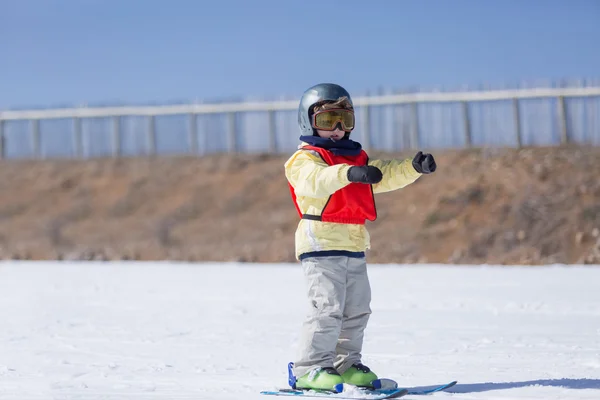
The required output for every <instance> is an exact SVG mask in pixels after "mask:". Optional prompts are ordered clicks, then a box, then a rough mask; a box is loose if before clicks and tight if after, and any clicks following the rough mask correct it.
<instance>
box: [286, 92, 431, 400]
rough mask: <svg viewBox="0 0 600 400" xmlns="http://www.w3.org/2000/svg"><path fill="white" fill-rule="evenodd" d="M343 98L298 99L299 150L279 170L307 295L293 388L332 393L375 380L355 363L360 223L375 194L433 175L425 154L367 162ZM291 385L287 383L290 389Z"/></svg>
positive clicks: (363, 304) (362, 313) (364, 308)
mask: <svg viewBox="0 0 600 400" xmlns="http://www.w3.org/2000/svg"><path fill="white" fill-rule="evenodd" d="M354 122H355V119H354V107H353V103H352V99H351V97H350V94H349V93H348V92H347V91H346V90H345V89H344V88H343V87H341V86H339V85H336V84H332V83H323V84H318V85H316V86H313V87H311V88H309V89H308V90H307V91H306V92H304V94H303V96H302V99H301V100H300V105H299V108H298V123H299V125H300V131H301V136H300V140H301V142H302V143H301V145H300V146H299V148H298V151H296V152H295V153H294V154H293V155H292V156H291V157H290V158H289V159H288V160H287V162H286V163H285V175H286V178H287V180H288V184H289V188H290V193H291V196H292V200H293V201H294V205H295V207H296V210H297V211H298V214H299V216H300V222H299V224H298V227H297V229H296V233H295V247H296V249H295V250H296V257H297V259H298V260H300V261H301V264H302V269H303V271H304V275H305V278H306V283H307V288H308V300H309V304H310V313H309V315H308V316H307V318H306V320H305V322H304V324H303V329H302V335H301V340H300V343H299V358H298V359H297V360H296V361H295V362H294V363H293V364H291V365H290V373H291V374H293V378H292V381H293V380H295V381H296V382H295V385H296V387H297V388H299V389H325V390H327V389H333V388H334V386H336V385H337V384H339V383H349V384H352V385H356V386H360V387H371V386H372V384H371V382H373V380H375V379H377V375H376V374H375V373H374V372H372V371H371V370H370V369H369V368H368V367H366V366H365V365H364V364H362V362H361V351H362V345H363V336H364V331H365V328H366V326H367V322H368V320H369V316H370V314H371V308H370V302H371V288H370V284H369V280H368V276H367V265H366V258H365V251H366V250H367V249H368V248H370V239H369V233H368V232H367V230H366V228H365V221H366V220H369V221H374V220H375V219H376V217H377V212H376V208H375V202H374V198H373V194H374V193H382V192H388V191H392V190H396V189H400V188H403V187H405V186H407V185H409V184H411V183H413V182H414V181H415V180H417V178H419V177H420V176H421V174H429V173H431V172H434V171H435V169H436V163H435V160H434V158H433V156H432V155H431V154H424V153H422V152H420V151H419V152H418V153H417V155H416V156H415V157H414V158H413V159H405V160H369V158H368V156H367V154H366V153H365V151H364V150H362V146H361V145H360V143H358V142H355V141H353V140H351V139H350V133H351V132H352V130H353V129H354V125H355V124H354ZM290 383H292V382H290Z"/></svg>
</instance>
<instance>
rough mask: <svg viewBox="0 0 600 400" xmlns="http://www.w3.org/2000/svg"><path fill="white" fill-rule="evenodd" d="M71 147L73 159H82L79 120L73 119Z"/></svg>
mask: <svg viewBox="0 0 600 400" xmlns="http://www.w3.org/2000/svg"><path fill="white" fill-rule="evenodd" d="M73 147H74V149H73V150H74V152H75V157H78V158H83V138H82V133H81V118H78V117H75V118H73Z"/></svg>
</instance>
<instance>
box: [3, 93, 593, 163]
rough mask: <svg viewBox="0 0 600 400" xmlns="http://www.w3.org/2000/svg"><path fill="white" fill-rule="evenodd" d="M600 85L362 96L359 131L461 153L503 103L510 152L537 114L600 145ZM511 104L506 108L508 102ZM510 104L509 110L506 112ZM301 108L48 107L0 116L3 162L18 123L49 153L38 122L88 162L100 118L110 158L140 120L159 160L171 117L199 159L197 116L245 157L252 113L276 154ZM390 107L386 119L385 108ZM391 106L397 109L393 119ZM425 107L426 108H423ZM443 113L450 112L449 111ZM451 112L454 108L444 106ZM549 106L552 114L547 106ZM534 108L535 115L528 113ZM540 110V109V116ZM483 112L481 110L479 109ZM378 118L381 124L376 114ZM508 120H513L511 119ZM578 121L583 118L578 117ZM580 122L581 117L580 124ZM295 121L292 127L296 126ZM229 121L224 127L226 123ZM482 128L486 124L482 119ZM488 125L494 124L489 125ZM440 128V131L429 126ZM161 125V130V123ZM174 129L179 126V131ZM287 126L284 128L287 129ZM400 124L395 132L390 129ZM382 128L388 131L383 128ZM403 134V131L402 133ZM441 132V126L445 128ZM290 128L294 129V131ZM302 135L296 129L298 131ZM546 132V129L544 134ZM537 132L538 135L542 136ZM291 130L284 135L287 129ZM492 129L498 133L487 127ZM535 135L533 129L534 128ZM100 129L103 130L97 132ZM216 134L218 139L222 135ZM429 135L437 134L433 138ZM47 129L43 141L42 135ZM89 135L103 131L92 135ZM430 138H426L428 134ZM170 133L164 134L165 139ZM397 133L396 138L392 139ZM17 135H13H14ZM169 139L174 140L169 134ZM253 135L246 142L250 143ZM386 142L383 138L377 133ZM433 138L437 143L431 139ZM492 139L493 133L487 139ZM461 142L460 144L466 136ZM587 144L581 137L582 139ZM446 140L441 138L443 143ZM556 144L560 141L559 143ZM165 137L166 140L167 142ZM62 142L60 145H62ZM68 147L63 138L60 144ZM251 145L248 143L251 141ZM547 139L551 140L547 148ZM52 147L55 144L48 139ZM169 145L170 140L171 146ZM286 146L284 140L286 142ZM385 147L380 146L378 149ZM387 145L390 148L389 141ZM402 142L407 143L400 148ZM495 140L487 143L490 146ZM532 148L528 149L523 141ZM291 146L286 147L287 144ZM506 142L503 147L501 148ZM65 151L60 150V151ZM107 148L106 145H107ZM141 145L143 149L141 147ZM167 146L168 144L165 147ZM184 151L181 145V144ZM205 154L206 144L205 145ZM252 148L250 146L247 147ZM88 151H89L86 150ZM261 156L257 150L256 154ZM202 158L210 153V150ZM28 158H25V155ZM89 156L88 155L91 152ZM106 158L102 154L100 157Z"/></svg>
mask: <svg viewBox="0 0 600 400" xmlns="http://www.w3.org/2000/svg"><path fill="white" fill-rule="evenodd" d="M536 99H537V100H548V101H549V102H548V103H547V104H546V103H545V105H543V106H542V109H543V112H542V114H546V115H545V118H546V119H548V118H550V119H552V120H553V121H546V120H542V119H540V116H539V114H540V107H539V104H538V107H537V108H536V107H533V108H531V109H528V108H527V107H525V106H523V103H524V102H526V101H530V100H536ZM571 99H587V100H589V102H588V103H586V104H585V105H583V106H581V107H579V106H580V105H577V107H574V108H573V110H575V111H571V113H569V110H568V109H567V100H571ZM599 100H600V87H571V88H532V89H511V90H490V91H465V92H448V93H446V92H435V93H423V92H420V93H409V94H392V95H380V96H367V97H357V98H355V99H354V104H355V107H356V108H357V113H358V117H357V119H358V120H359V124H360V126H359V128H358V130H360V133H359V136H360V139H361V142H362V143H363V146H364V147H365V148H367V149H368V148H371V147H382V143H384V142H386V140H387V142H390V143H395V145H392V146H389V145H387V146H386V145H385V144H384V145H383V147H386V148H390V147H391V148H392V149H394V150H397V149H400V148H416V147H418V146H422V145H427V144H429V145H431V143H429V142H436V140H437V141H438V142H440V143H442V146H441V147H453V146H456V143H459V144H458V146H460V147H469V146H473V145H486V144H494V142H498V140H497V139H493V138H492V137H493V136H494V135H493V134H492V135H491V136H492V137H489V138H483V139H481V138H480V136H481V137H483V136H486V135H484V134H481V132H483V129H481V128H478V127H477V126H475V122H476V121H475V119H476V118H474V116H475V114H476V112H477V111H478V110H477V109H476V107H477V105H478V103H490V102H501V103H503V104H502V105H501V106H494V108H493V109H492V108H489V104H487V106H488V108H485V109H482V110H483V114H484V117H480V119H482V120H484V119H485V118H488V119H489V118H490V115H492V116H493V119H494V120H496V121H498V123H499V125H501V126H502V128H501V130H500V131H501V132H502V135H501V136H506V135H507V132H510V131H512V133H509V134H508V135H509V136H512V138H511V139H503V140H501V141H500V142H502V141H503V142H507V143H510V145H512V146H516V147H521V146H522V145H524V144H535V142H536V140H534V139H535V137H536V136H535V135H538V136H540V135H542V134H541V133H539V132H538V133H534V134H533V136H534V139H533V140H532V139H531V138H529V139H528V140H527V141H526V140H524V139H525V138H524V128H523V124H524V121H525V120H527V121H528V122H529V123H531V122H532V121H533V120H532V116H535V115H537V116H535V118H534V119H535V121H537V122H533V125H534V126H535V125H536V124H537V125H540V126H542V127H543V126H546V127H548V129H550V130H552V131H553V132H556V133H557V134H554V133H553V134H552V135H551V136H552V138H551V140H550V142H552V143H556V142H557V141H558V142H560V143H567V142H570V141H574V142H583V143H588V142H590V141H591V142H592V144H600V122H599V121H600V112H599V111H598V110H599V109H600V102H599ZM504 103H506V104H504ZM432 105H437V106H438V107H437V108H429V109H427V108H426V107H427V106H432ZM507 105H508V108H507V107H506V106H507ZM297 107H298V101H296V100H293V101H264V102H241V103H222V104H181V105H163V106H127V107H96V108H85V107H81V108H63V109H44V110H8V111H0V157H6V152H7V144H8V143H7V142H6V138H7V130H8V127H9V125H10V124H15V123H26V124H28V128H23V126H22V125H21V129H20V131H21V134H22V132H23V131H24V130H25V129H26V130H28V131H29V132H28V133H29V135H28V136H29V141H30V143H29V151H28V153H29V155H30V156H33V157H38V158H39V157H43V156H45V155H46V154H45V153H44V149H43V146H42V136H43V134H42V131H43V130H44V129H43V128H42V126H41V123H42V122H44V123H46V122H45V121H51V120H70V121H71V122H70V123H69V125H70V126H69V127H68V128H67V127H66V125H61V128H56V127H55V129H54V130H55V131H56V130H58V131H61V132H62V133H63V134H62V136H61V137H62V138H63V139H64V131H69V132H70V135H71V141H70V142H71V146H70V147H71V151H70V155H72V156H76V157H85V156H90V155H91V153H93V152H94V151H92V150H94V149H90V146H92V147H93V146H94V145H93V144H90V143H91V142H94V140H91V139H90V140H88V141H87V142H86V141H85V140H84V130H86V129H85V128H89V129H87V130H88V131H90V132H91V131H93V130H94V129H92V128H93V127H92V128H90V127H89V126H87V125H86V126H84V121H90V120H93V121H95V122H96V123H98V120H99V119H108V121H110V122H109V124H108V125H107V126H104V127H102V128H101V129H100V132H101V133H102V134H103V135H104V136H107V135H108V137H109V138H110V139H109V142H110V145H109V146H108V147H110V151H109V153H110V154H112V156H115V157H118V156H120V155H123V133H122V131H123V120H122V119H123V118H132V117H134V118H138V119H139V118H143V119H144V121H145V122H142V125H143V127H142V128H141V129H140V126H139V125H140V121H137V125H136V126H137V129H136V132H137V133H136V135H138V136H139V133H140V131H144V132H145V133H144V134H143V135H142V136H144V142H145V143H144V145H143V146H142V147H144V150H145V151H144V152H145V153H146V154H157V153H160V152H161V151H160V149H159V143H158V142H159V140H158V139H159V138H158V137H157V129H158V127H157V125H158V121H157V118H161V117H169V116H183V117H185V118H186V119H187V122H186V123H185V127H184V128H183V129H184V130H186V134H185V135H183V137H184V138H185V139H184V140H185V141H186V142H187V143H186V144H185V145H184V146H183V147H182V148H181V149H182V150H179V151H175V152H186V153H194V154H195V153H199V151H200V148H201V146H202V144H201V143H200V140H199V135H198V129H199V125H200V124H199V120H198V118H199V117H200V116H203V115H205V116H206V115H224V116H226V118H225V120H224V121H221V122H219V124H217V125H219V126H217V127H215V125H214V124H213V127H212V128H211V127H210V126H207V124H206V123H205V124H204V129H203V130H204V139H205V140H204V142H205V143H204V144H207V143H208V142H209V141H210V135H211V134H212V132H209V131H211V129H212V131H214V132H215V133H216V134H218V135H219V136H223V135H221V133H222V132H223V130H225V135H224V136H225V138H226V146H225V149H224V150H226V151H248V148H244V146H242V143H240V142H241V140H240V137H241V136H244V135H242V133H241V132H240V125H241V124H240V119H239V116H240V115H241V114H252V113H262V114H263V115H264V114H265V113H266V117H267V118H266V119H264V120H261V121H260V123H256V121H257V120H256V119H254V120H253V121H255V122H254V125H255V126H254V128H255V131H254V133H253V135H254V138H258V137H260V136H261V135H264V133H263V132H264V130H266V131H267V132H268V134H267V135H266V136H267V138H268V146H267V148H264V149H262V150H267V151H271V152H277V151H283V150H286V149H287V148H291V146H285V145H283V143H281V140H278V137H279V135H278V126H277V125H278V124H279V125H282V122H287V126H288V127H292V126H293V125H294V124H295V114H293V113H290V111H295V110H296V109H297ZM386 107H388V109H387V110H388V111H387V113H386V110H385V108H386ZM389 107H395V108H394V109H393V110H391V111H392V112H391V113H390V112H389V111H390V110H389ZM424 107H425V108H424ZM444 107H446V108H444ZM447 107H451V108H447ZM548 107H549V108H548ZM532 109H533V110H534V112H533V113H532V112H531V110H532ZM536 110H537V111H536ZM581 110H583V112H584V113H585V114H586V116H585V117H581V115H583V114H582V112H581ZM479 111H480V113H481V110H479ZM282 112H283V113H287V115H284V117H285V118H284V119H285V121H283V120H282V119H281V118H278V116H277V115H276V114H277V113H282ZM377 112H378V113H379V114H378V115H379V118H378V119H377V115H375V114H376V113H377ZM494 113H500V114H501V115H502V116H501V117H497V116H494ZM508 115H510V117H508ZM580 117H581V118H580ZM578 118H579V119H578ZM292 121H294V122H292ZM581 121H584V122H585V127H583V128H582V126H581V125H582V122H581ZM222 122H224V124H223V123H222ZM479 122H481V121H479ZM377 123H378V124H379V127H378V128H377V129H376V130H377V131H378V132H382V131H386V129H385V127H386V126H387V130H388V131H390V129H391V130H392V131H393V130H394V129H397V130H398V132H400V133H398V132H396V133H394V132H392V133H391V134H388V135H387V136H388V137H387V138H382V137H375V136H376V135H373V130H374V129H373V128H374V126H373V125H377ZM486 123H487V124H488V125H489V124H491V122H489V121H488V122H486ZM171 124H172V125H171V128H169V127H167V128H162V131H165V130H166V131H169V130H170V131H171V133H172V132H175V131H177V132H179V133H178V135H179V136H178V137H179V139H178V140H180V141H181V137H182V136H181V135H180V133H181V132H180V131H181V130H182V127H181V126H180V125H181V124H180V123H175V122H172V123H171ZM432 124H435V126H436V127H435V128H433V127H432ZM444 124H447V125H448V127H449V128H447V132H450V133H448V135H447V136H452V137H451V138H450V139H448V138H447V137H444V134H443V133H442V134H441V135H440V133H439V132H441V131H442V130H443V125H444ZM163 125H164V124H163ZM176 125H177V127H176ZM246 125H247V126H246V128H247V130H248V131H252V129H251V128H252V121H250V122H247V123H246ZM284 125H286V124H284ZM392 125H393V126H395V128H394V127H391V128H390V126H392ZM382 126H383V127H382ZM398 126H401V127H402V128H400V129H398V128H397V127H398ZM440 127H442V128H440ZM17 128H18V127H13V130H19V129H17ZM574 128H577V129H578V132H579V131H580V132H579V133H578V135H570V132H569V131H570V129H574ZM290 129H293V128H290ZM296 129H297V128H296ZM540 129H542V128H540ZM540 129H538V131H539V130H540ZM285 130H287V129H285ZM459 130H460V131H462V133H461V134H458V135H456V133H457V132H458V131H459ZM488 130H490V131H492V130H493V129H492V128H490V129H488ZM530 130H531V129H530ZM96 131H98V129H96ZM217 132H218V133H217ZM431 132H434V133H435V132H438V133H437V134H436V135H437V136H436V135H434V134H433V133H431ZM45 133H46V132H45V131H44V135H45ZM91 134H92V135H94V134H96V135H98V134H99V133H91ZM428 134H429V136H431V137H428V136H427V135H428ZM169 135H170V133H167V135H166V137H167V138H168V137H169ZM395 135H396V136H395ZM398 135H400V136H401V138H400V139H402V140H400V139H399V138H398ZM13 136H15V135H14V134H13ZM171 136H172V135H171ZM248 136H249V137H248ZM380 136H381V135H380ZM434 136H435V137H434ZM487 136H490V135H487ZM461 137H462V138H461ZM245 138H246V139H250V140H249V141H250V142H251V141H252V138H253V137H252V135H248V134H246V135H245ZM582 138H583V139H582ZM439 139H442V140H439ZM557 139H558V140H557ZM165 140H166V139H163V140H162V141H163V142H164V141H165ZM58 141H60V139H58ZM62 141H63V142H64V140H62ZM247 141H248V140H247ZM545 141H547V140H546V139H544V140H542V142H545ZM48 142H52V140H49V141H48ZM167 142H168V140H167ZM284 142H285V141H284ZM377 142H380V143H377ZM387 142H386V143H387ZM399 142H402V143H399ZM446 142H447V143H450V145H449V146H444V145H443V143H446ZM487 142H490V143H487ZM525 142H528V143H525ZM288 144H289V143H288ZM500 144H502V143H500ZM58 146H60V144H59V145H58ZM104 147H106V146H104ZM138 147H139V146H138ZM167 147H168V146H167ZM180 147H181V146H180ZM205 147H207V148H208V146H205ZM246 147H248V146H246ZM86 148H87V152H86ZM258 150H260V149H258ZM203 152H204V153H206V152H208V151H207V150H206V149H205V150H204V151H203ZM25 153H27V152H25ZM86 153H87V154H86ZM100 153H102V152H100Z"/></svg>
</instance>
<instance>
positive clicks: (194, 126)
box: [188, 113, 198, 154]
mask: <svg viewBox="0 0 600 400" xmlns="http://www.w3.org/2000/svg"><path fill="white" fill-rule="evenodd" d="M188 118H189V125H188V140H189V143H190V153H191V154H198V114H195V113H191V114H190V115H189V117H188Z"/></svg>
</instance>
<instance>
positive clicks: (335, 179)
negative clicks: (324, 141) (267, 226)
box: [284, 143, 421, 259]
mask: <svg viewBox="0 0 600 400" xmlns="http://www.w3.org/2000/svg"><path fill="white" fill-rule="evenodd" d="M323 151H325V152H328V151H327V150H324V149H318V150H315V149H313V148H312V146H309V145H308V144H307V143H302V144H301V145H300V146H299V149H298V150H297V151H296V152H295V153H294V154H293V155H292V156H291V157H290V158H289V159H288V160H287V161H286V162H285V164H284V168H285V176H286V178H287V180H288V183H289V187H290V190H291V191H292V193H293V195H292V199H293V200H294V205H295V207H296V210H297V211H298V213H299V215H314V216H321V214H322V212H323V210H327V207H326V205H327V202H328V201H329V200H330V198H332V196H333V195H334V194H335V193H336V192H338V191H340V190H342V189H344V188H346V187H347V186H349V185H352V186H354V185H363V186H364V188H368V189H369V190H370V191H371V190H372V193H373V194H377V193H384V192H389V191H392V190H397V189H401V188H403V187H405V186H407V185H409V184H411V183H413V182H414V181H416V180H417V179H418V178H419V177H420V176H421V174H419V173H418V172H417V171H416V170H415V169H414V168H413V166H412V160H411V159H405V160H368V165H373V166H375V167H377V168H379V169H380V170H381V172H382V173H383V179H382V180H381V182H379V183H377V184H374V185H366V184H358V183H351V182H350V181H349V180H348V169H350V167H351V166H352V165H351V164H349V163H348V162H344V163H340V162H339V161H341V160H340V159H339V158H336V157H332V158H331V159H330V161H331V162H332V164H331V165H330V164H328V162H327V161H325V159H324V158H323V157H322V155H321V153H322V152H323ZM328 153H329V152H328ZM365 157H366V153H365ZM363 165H364V164H363ZM342 193H353V192H352V191H350V192H342ZM359 196H362V197H360V198H362V199H363V200H364V198H365V197H364V193H362V194H359ZM338 198H339V199H342V198H343V196H342V197H338ZM339 204H341V203H339ZM339 204H338V205H339ZM367 209H368V206H367ZM374 209H375V208H374V202H373V211H374ZM365 210H366V209H362V211H360V212H365ZM336 212H338V213H340V214H338V215H348V214H350V215H352V210H349V209H343V208H341V209H339V210H337V211H336ZM367 214H368V213H367ZM356 215H357V214H355V215H354V216H356ZM363 217H365V215H360V216H359V220H358V221H351V222H357V223H348V222H345V223H344V222H331V221H328V220H318V218H303V219H300V222H299V223H298V227H297V229H296V233H295V254H296V258H297V259H302V258H303V257H306V256H318V255H337V254H338V253H339V254H340V255H341V254H360V253H364V251H365V250H367V249H369V248H370V247H371V244H370V236H369V232H368V231H367V229H366V226H365V223H364V220H365V219H368V218H363Z"/></svg>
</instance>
